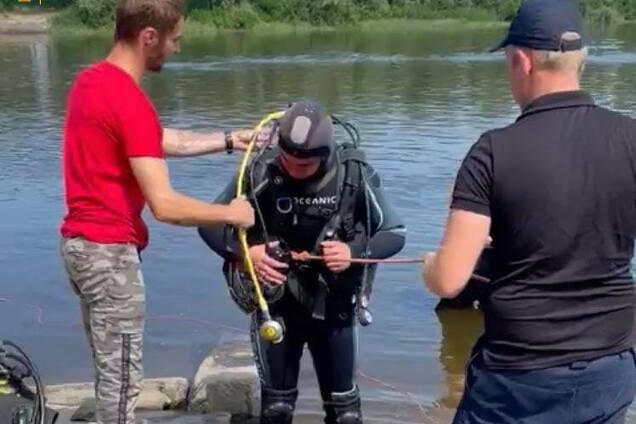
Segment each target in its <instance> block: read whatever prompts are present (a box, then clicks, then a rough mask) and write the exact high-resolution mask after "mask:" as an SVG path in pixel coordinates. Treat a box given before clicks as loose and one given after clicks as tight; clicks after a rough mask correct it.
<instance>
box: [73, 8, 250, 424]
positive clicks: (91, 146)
mask: <svg viewBox="0 0 636 424" xmlns="http://www.w3.org/2000/svg"><path fill="white" fill-rule="evenodd" d="M182 3H183V0H119V1H118V4H117V11H116V25H115V45H114V47H113V49H112V50H111V52H110V54H109V56H108V57H107V58H106V60H104V61H101V62H99V63H96V64H94V65H92V66H90V67H88V68H87V69H85V70H83V71H82V72H80V73H79V75H77V77H76V79H75V81H74V83H73V85H72V87H71V89H70V92H69V96H68V102H67V113H66V120H65V126H64V149H63V150H64V152H63V162H64V183H65V194H66V204H67V208H68V212H67V214H66V216H65V217H64V220H63V223H62V227H61V234H62V243H61V251H62V256H63V258H64V262H65V265H66V269H67V272H68V274H69V277H70V281H71V284H72V287H73V289H74V291H75V292H76V293H77V295H78V296H79V298H80V301H81V305H82V311H83V318H84V324H85V329H86V333H87V335H88V339H89V343H90V346H91V350H92V354H93V359H94V361H95V373H96V378H95V380H96V384H95V392H96V398H97V422H98V423H100V424H124V423H126V424H127V423H130V424H133V423H134V409H135V405H136V403H137V399H138V397H139V392H140V388H141V380H142V377H143V367H142V339H143V327H144V313H145V289H144V283H143V277H142V274H141V269H140V260H139V252H140V251H141V250H143V249H144V248H145V247H146V245H147V244H148V230H147V228H146V225H145V224H144V222H143V220H142V218H141V213H142V210H143V208H144V207H145V205H146V203H148V205H149V206H150V210H151V211H152V213H153V215H154V216H155V218H156V219H158V220H159V221H162V222H166V223H170V224H175V225H182V226H207V225H215V224H220V223H227V224H230V225H235V226H239V227H244V228H246V227H250V226H251V225H253V223H254V213H253V210H252V208H251V206H250V205H249V203H248V202H246V201H245V200H243V199H235V200H234V201H233V202H232V203H230V204H229V205H213V204H208V203H206V202H202V201H199V200H195V199H193V198H190V197H186V196H184V195H181V194H179V193H177V192H176V191H174V190H173V189H172V187H171V185H170V179H169V175H168V168H167V166H166V163H165V160H164V157H165V156H194V155H199V154H205V153H214V152H219V151H223V150H227V151H228V152H231V151H232V148H233V147H236V148H239V149H241V148H245V145H246V142H247V141H248V140H249V139H250V138H251V136H252V132H251V131H237V132H226V133H212V134H208V135H203V134H195V133H191V132H186V131H177V130H170V129H162V127H161V123H160V121H159V117H158V116H157V112H156V111H155V109H154V107H153V105H152V104H151V102H150V101H149V99H148V98H147V97H146V95H145V94H144V92H143V91H142V90H141V88H140V87H139V82H140V80H141V78H142V76H143V74H144V72H146V71H153V72H157V71H159V70H161V67H162V65H163V64H164V62H165V61H166V59H167V58H168V57H169V56H170V55H171V54H172V53H174V52H177V51H178V50H179V39H180V37H181V32H182V24H183V19H182V7H183V4H182Z"/></svg>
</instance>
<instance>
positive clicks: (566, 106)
mask: <svg viewBox="0 0 636 424" xmlns="http://www.w3.org/2000/svg"><path fill="white" fill-rule="evenodd" d="M635 202H636V121H634V120H632V119H630V118H628V117H625V116H622V115H620V114H618V113H615V112H611V111H609V110H606V109H603V108H601V107H598V106H595V105H594V102H593V100H592V98H591V97H590V96H589V95H587V94H585V93H583V92H578V91H577V92H563V93H555V94H550V95H546V96H544V97H541V98H539V99H537V100H535V101H534V102H533V103H532V104H530V105H529V106H528V107H526V108H525V109H524V111H523V114H522V115H521V116H520V117H519V119H518V120H517V121H516V122H515V123H514V124H512V125H511V126H509V127H507V128H503V129H498V130H494V131H490V132H487V133H485V134H484V135H483V136H482V137H481V138H480V139H479V141H477V143H476V144H475V145H474V146H473V147H472V148H471V150H470V152H469V153H468V155H467V156H466V158H465V159H464V161H463V163H462V166H461V169H460V170H459V173H458V176H457V181H456V185H455V190H454V193H453V203H452V208H453V209H462V210H467V211H471V212H475V213H478V214H483V215H487V216H489V217H491V220H492V226H491V235H492V237H493V240H494V242H493V246H494V249H493V280H492V282H491V283H490V284H488V286H487V290H486V294H485V296H484V299H483V303H482V305H483V311H484V320H485V332H484V334H483V336H482V337H481V339H480V341H479V343H478V345H477V346H476V349H478V350H480V351H481V353H482V354H483V358H484V362H485V364H486V366H487V367H489V368H493V369H494V368H503V369H538V368H544V367H551V366H557V365H562V364H568V363H571V362H574V361H578V360H589V359H594V358H598V357H601V356H604V355H607V354H611V353H615V352H619V351H623V350H626V349H629V348H631V347H632V346H633V344H634V334H635V332H634V318H635V314H634V311H635V290H634V281H633V279H632V275H631V271H630V261H631V259H632V256H633V253H634V236H635V234H636V207H635Z"/></svg>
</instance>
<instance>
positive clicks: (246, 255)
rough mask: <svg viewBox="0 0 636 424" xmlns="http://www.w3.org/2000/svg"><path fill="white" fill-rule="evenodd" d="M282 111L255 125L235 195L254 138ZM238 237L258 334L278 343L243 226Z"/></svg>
mask: <svg viewBox="0 0 636 424" xmlns="http://www.w3.org/2000/svg"><path fill="white" fill-rule="evenodd" d="M283 114H284V112H275V113H272V114H269V115H267V116H266V117H265V118H264V119H263V120H262V121H261V122H260V123H259V124H258V125H257V126H256V128H254V135H253V136H252V140H251V141H250V143H249V145H248V146H247V149H246V150H245V153H244V155H243V159H242V161H241V165H240V166H239V172H238V181H237V184H236V197H243V196H245V193H244V185H245V184H244V180H245V173H246V171H247V165H248V163H249V158H250V155H251V154H252V151H253V150H254V146H255V144H256V140H257V139H258V135H259V133H260V132H261V130H262V129H263V127H264V126H265V125H267V124H269V123H270V122H272V121H275V120H277V119H280V118H282V116H283ZM238 239H239V244H240V247H241V254H242V256H243V263H244V266H245V269H246V270H247V272H248V274H249V276H250V279H251V280H252V283H253V284H254V294H255V297H256V304H257V306H258V308H259V309H260V310H261V313H262V314H263V324H262V325H261V326H260V328H259V334H260V336H261V337H262V338H263V340H266V341H268V342H271V343H280V342H282V341H283V336H284V334H283V327H282V326H281V325H280V323H279V322H278V321H274V320H273V319H272V316H271V315H270V313H269V306H268V305H267V301H266V300H265V297H264V296H263V291H262V290H261V286H260V283H259V281H258V277H257V276H256V271H255V270H254V263H253V262H252V258H250V252H249V248H250V247H249V245H248V244H247V231H246V230H245V229H243V228H239V230H238Z"/></svg>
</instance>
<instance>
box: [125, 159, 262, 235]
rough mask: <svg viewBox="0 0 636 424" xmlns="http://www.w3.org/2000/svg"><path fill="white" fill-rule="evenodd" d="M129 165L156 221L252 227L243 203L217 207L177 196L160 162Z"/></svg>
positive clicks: (251, 217)
mask: <svg viewBox="0 0 636 424" xmlns="http://www.w3.org/2000/svg"><path fill="white" fill-rule="evenodd" d="M130 164H131V166H132V170H133V173H134V174H135V178H136V179H137V182H138V184H139V187H140V188H141V191H142V192H143V194H144V197H145V199H146V201H147V202H148V205H149V206H150V210H151V211H152V214H153V215H154V217H155V218H156V219H157V220H158V221H161V222H165V223H168V224H173V225H180V226H185V227H197V226H209V225H216V224H229V225H236V226H239V227H245V228H247V227H251V226H252V225H254V211H253V209H252V207H251V206H250V204H249V202H247V201H245V200H241V199H235V200H234V201H233V202H232V203H230V204H229V205H217V204H209V203H206V202H202V201H200V200H197V199H194V198H191V197H188V196H184V195H182V194H180V193H178V192H176V191H175V190H174V189H173V188H172V185H171V184H170V177H169V173H168V167H167V166H166V162H165V161H164V160H163V159H158V158H148V157H142V158H131V159H130Z"/></svg>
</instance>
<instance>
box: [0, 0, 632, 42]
mask: <svg viewBox="0 0 636 424" xmlns="http://www.w3.org/2000/svg"><path fill="white" fill-rule="evenodd" d="M520 2H521V0H187V1H186V4H187V28H188V32H189V33H191V34H209V33H214V32H216V31H218V30H224V29H231V30H256V31H260V30H268V31H290V30H294V31H297V30H303V29H310V28H311V29H315V28H324V29H327V30H329V29H331V28H337V27H343V26H346V27H361V28H370V27H372V26H373V25H374V24H375V23H377V22H383V23H387V22H388V23H394V24H395V23H397V25H399V23H402V22H406V21H408V22H421V21H435V22H463V23H467V22H470V23H474V24H472V26H483V25H492V23H493V22H505V21H508V20H510V19H511V18H512V16H513V15H514V12H515V10H516V9H517V7H518V6H519V4H520ZM16 3H17V0H0V6H3V5H4V6H5V7H11V5H14V6H15V4H16ZM37 3H38V1H37V0H33V1H32V4H34V6H31V7H33V8H39V6H37ZM115 3H116V0H44V4H46V5H47V6H48V7H57V8H62V11H61V12H60V14H59V16H57V17H56V18H55V19H54V22H53V31H55V32H57V33H61V32H70V33H85V32H110V28H111V26H112V15H113V9H114V5H115ZM582 5H583V9H584V13H585V15H586V17H587V19H588V21H590V22H592V23H595V24H611V23H620V22H624V21H627V20H636V0H582ZM422 27H424V25H422ZM443 27H444V26H443V25H442V26H439V28H440V29H441V28H443Z"/></svg>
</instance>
